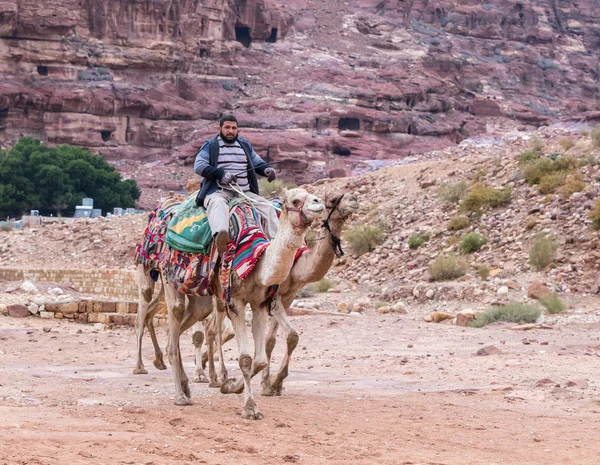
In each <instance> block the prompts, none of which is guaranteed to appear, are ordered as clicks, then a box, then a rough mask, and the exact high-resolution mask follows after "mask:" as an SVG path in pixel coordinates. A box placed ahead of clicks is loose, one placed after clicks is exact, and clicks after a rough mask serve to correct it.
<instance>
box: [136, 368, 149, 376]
mask: <svg viewBox="0 0 600 465" xmlns="http://www.w3.org/2000/svg"><path fill="white" fill-rule="evenodd" d="M133 374H134V375H147V374H148V370H146V369H145V368H144V367H141V368H140V367H135V368H134V369H133Z"/></svg>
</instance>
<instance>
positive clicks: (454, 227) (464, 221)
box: [448, 216, 470, 231]
mask: <svg viewBox="0 0 600 465" xmlns="http://www.w3.org/2000/svg"><path fill="white" fill-rule="evenodd" d="M469 224H470V222H469V218H467V217H466V216H453V217H452V218H450V220H449V221H448V231H460V230H461V229H465V228H466V227H468V226H469Z"/></svg>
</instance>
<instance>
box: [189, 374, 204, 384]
mask: <svg viewBox="0 0 600 465" xmlns="http://www.w3.org/2000/svg"><path fill="white" fill-rule="evenodd" d="M192 383H208V378H207V377H206V375H203V374H202V375H201V374H200V373H198V374H197V375H196V376H194V377H193V378H192Z"/></svg>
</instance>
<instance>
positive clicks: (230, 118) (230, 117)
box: [219, 114, 237, 126]
mask: <svg viewBox="0 0 600 465" xmlns="http://www.w3.org/2000/svg"><path fill="white" fill-rule="evenodd" d="M225 121H233V122H234V123H235V124H237V119H236V117H235V116H233V115H229V114H226V115H223V116H221V119H220V120H219V126H223V124H225Z"/></svg>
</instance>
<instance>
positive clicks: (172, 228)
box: [165, 192, 212, 255]
mask: <svg viewBox="0 0 600 465" xmlns="http://www.w3.org/2000/svg"><path fill="white" fill-rule="evenodd" d="M197 194H198V192H194V193H192V194H191V195H190V196H189V197H188V198H187V199H185V201H184V202H183V203H182V204H181V205H180V206H179V208H177V211H176V212H175V214H174V215H173V218H172V219H171V221H169V225H168V228H167V233H166V236H165V241H166V243H167V244H168V245H169V246H170V247H172V248H174V249H176V250H179V251H180V252H190V253H199V254H205V255H206V254H209V253H210V244H211V242H212V234H211V231H210V225H209V224H208V218H207V217H206V209H205V208H204V207H198V206H197V205H196V196H197Z"/></svg>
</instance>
